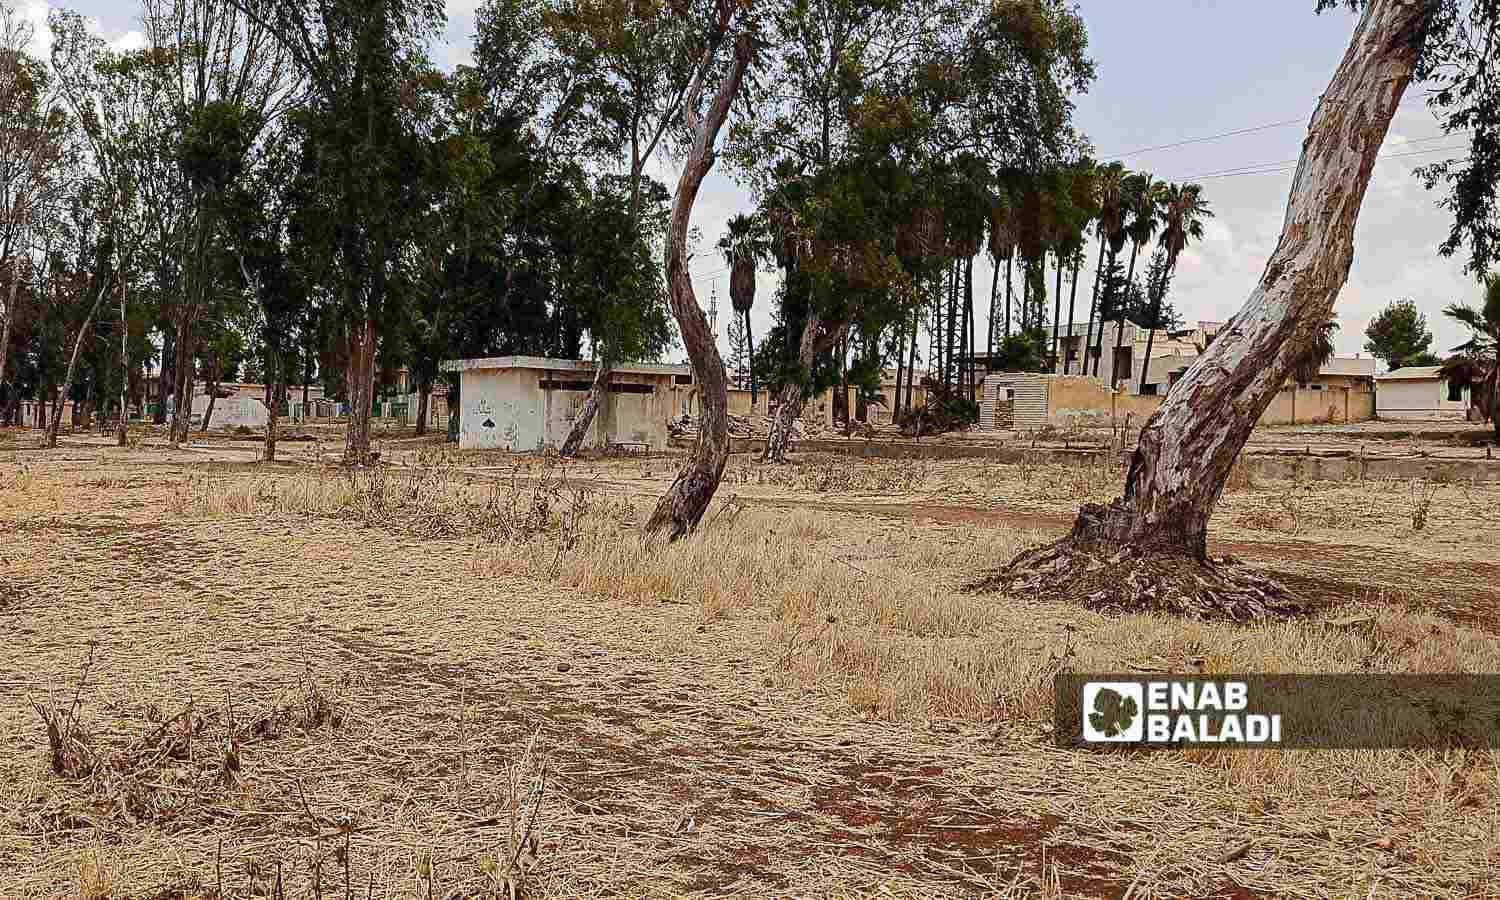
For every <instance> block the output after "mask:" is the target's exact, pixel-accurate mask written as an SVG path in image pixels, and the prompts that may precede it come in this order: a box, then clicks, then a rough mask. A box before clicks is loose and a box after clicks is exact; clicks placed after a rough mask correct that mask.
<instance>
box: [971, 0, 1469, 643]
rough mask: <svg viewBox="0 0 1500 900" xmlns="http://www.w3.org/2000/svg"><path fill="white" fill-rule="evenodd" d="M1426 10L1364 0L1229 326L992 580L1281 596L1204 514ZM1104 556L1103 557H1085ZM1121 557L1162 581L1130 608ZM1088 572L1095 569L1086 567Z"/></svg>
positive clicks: (1215, 603)
mask: <svg viewBox="0 0 1500 900" xmlns="http://www.w3.org/2000/svg"><path fill="white" fill-rule="evenodd" d="M1439 6H1440V3H1439V2H1438V0H1371V2H1370V3H1369V4H1368V5H1367V6H1366V7H1365V10H1364V13H1363V15H1362V17H1361V19H1360V22H1359V25H1358V27H1357V28H1356V29H1355V32H1354V36H1353V38H1352V39H1351V41H1350V44H1349V49H1348V51H1347V52H1346V53H1345V56H1344V59H1343V62H1342V63H1341V64H1340V65H1339V68H1338V71H1337V72H1335V74H1334V76H1333V80H1332V82H1331V83H1330V84H1329V86H1328V89H1327V91H1325V92H1324V94H1323V97H1322V99H1321V100H1320V101H1319V103H1318V106H1317V109H1316V110H1315V111H1314V112H1313V116H1312V121H1311V123H1310V124H1309V126H1308V132H1307V137H1306V138H1305V139H1304V141H1303V145H1302V158H1301V160H1300V162H1299V163H1298V166H1297V174H1296V176H1295V178H1294V180H1293V182H1292V191H1291V196H1290V198H1289V200H1288V204H1287V211H1286V219H1285V223H1284V225H1283V228H1282V234H1281V239H1280V241H1279V243H1278V244H1277V246H1276V249H1275V251H1274V252H1273V253H1272V255H1271V258H1270V260H1269V261H1268V262H1267V264H1266V268H1265V272H1264V274H1263V275H1262V276H1261V279H1260V282H1259V283H1258V284H1257V285H1256V287H1255V289H1254V290H1253V291H1252V292H1251V294H1250V298H1249V299H1248V300H1247V301H1246V303H1245V305H1244V307H1243V308H1242V309H1241V310H1240V311H1239V312H1238V313H1236V314H1235V316H1234V319H1233V326H1232V327H1231V328H1230V329H1229V330H1228V331H1226V332H1225V333H1222V334H1220V335H1219V336H1218V337H1217V338H1216V339H1215V340H1214V341H1213V343H1211V344H1210V345H1209V346H1208V348H1207V349H1206V351H1205V352H1204V353H1203V354H1202V355H1200V356H1199V357H1198V358H1197V360H1196V361H1195V362H1194V363H1193V365H1192V366H1191V367H1190V368H1189V369H1188V370H1187V372H1186V374H1184V376H1183V377H1182V379H1181V380H1180V381H1179V382H1178V383H1177V384H1176V385H1174V386H1173V387H1172V389H1171V391H1170V393H1169V394H1168V395H1167V398H1166V401H1165V402H1164V403H1163V404H1162V406H1161V408H1160V409H1158V410H1157V412H1156V413H1155V414H1154V415H1153V416H1152V417H1151V418H1150V420H1149V421H1148V422H1147V423H1146V425H1145V427H1144V428H1143V429H1142V432H1141V437H1140V441H1139V445H1138V447H1137V449H1136V451H1135V453H1134V456H1133V457H1132V459H1131V463H1130V469H1129V473H1128V475H1127V477H1126V481H1125V493H1124V496H1123V497H1122V498H1120V499H1117V500H1115V501H1114V502H1113V503H1112V504H1110V505H1108V506H1099V505H1095V504H1087V505H1085V506H1084V507H1083V508H1082V509H1081V510H1080V512H1079V516H1078V520H1077V521H1076V522H1075V524H1074V526H1073V532H1072V533H1071V534H1070V535H1069V536H1068V537H1066V538H1064V539H1063V540H1062V541H1059V542H1057V543H1056V544H1052V545H1049V546H1047V547H1042V548H1039V549H1037V550H1033V551H1029V552H1027V553H1025V554H1022V555H1021V556H1020V557H1018V558H1017V559H1016V560H1015V561H1013V562H1012V563H1011V564H1010V566H1008V567H1007V568H1006V570H1003V572H1002V574H1001V580H1003V581H1007V582H1008V583H1009V584H1010V586H1011V587H1012V588H1014V587H1015V586H1016V584H1017V582H1021V583H1022V586H1033V587H1037V588H1038V589H1041V588H1042V587H1043V586H1047V587H1048V588H1049V589H1050V590H1052V591H1053V592H1054V593H1055V594H1056V593H1060V594H1061V595H1062V596H1070V597H1073V598H1075V599H1083V600H1085V601H1086V602H1091V604H1092V605H1104V606H1112V607H1129V606H1131V605H1135V606H1136V607H1140V606H1143V605H1145V606H1150V607H1152V608H1159V609H1165V610H1169V611H1175V612H1189V613H1204V614H1210V615H1221V614H1228V615H1231V616H1233V617H1236V618H1242V617H1249V616H1253V615H1258V614H1263V613H1265V612H1267V611H1269V610H1268V606H1269V605H1270V604H1268V603H1267V600H1268V598H1272V599H1273V598H1274V597H1276V596H1278V595H1280V596H1285V592H1284V591H1282V590H1281V589H1280V588H1279V586H1275V585H1274V583H1268V582H1266V581H1264V580H1263V579H1262V580H1260V581H1259V583H1258V586H1253V587H1252V586H1248V585H1247V580H1246V579H1245V578H1244V577H1242V576H1238V575H1234V576H1231V575H1228V574H1226V569H1225V568H1220V567H1216V566H1215V565H1214V563H1212V561H1210V560H1209V558H1208V520H1209V516H1210V515H1211V514H1212V513H1213V510H1214V506H1215V504H1216V503H1217V502H1218V500H1219V497H1220V495H1221V493H1222V492H1223V490H1224V485H1225V482H1226V481H1227V480H1228V477H1229V473H1230V470H1231V469H1232V468H1233V466H1234V463H1235V460H1236V459H1237V458H1238V456H1239V453H1240V450H1241V449H1242V448H1243V446H1244V444H1245V442H1246V440H1247V439H1248V438H1249V436H1250V432H1251V430H1252V429H1253V428H1254V427H1255V423H1256V421H1257V420H1258V419H1259V418H1260V416H1261V414H1262V413H1263V412H1264V411H1265V409H1266V407H1267V406H1269V405H1270V403H1271V401H1272V399H1273V398H1274V397H1275V395H1276V393H1277V391H1279V390H1280V389H1281V387H1282V385H1283V384H1285V383H1286V379H1287V377H1288V376H1289V375H1290V373H1291V372H1292V371H1293V369H1294V363H1295V361H1296V359H1297V357H1298V356H1299V355H1300V354H1301V353H1302V352H1303V351H1304V350H1305V348H1306V347H1307V346H1308V345H1310V344H1311V343H1312V342H1313V340H1315V339H1316V337H1317V335H1318V333H1319V332H1320V330H1321V329H1322V326H1323V323H1325V322H1327V321H1328V317H1329V315H1330V314H1331V312H1332V311H1333V304H1334V300H1335V299H1336V298H1337V297H1338V293H1339V290H1340V289H1341V288H1342V287H1343V285H1344V281H1345V280H1346V279H1347V277H1348V274H1349V267H1350V264H1351V263H1352V261H1353V258H1354V227H1355V221H1356V219H1357V217H1358V214H1359V208H1360V204H1361V202H1362V201H1363V200H1364V195H1365V190H1366V188H1367V187H1368V185H1369V182H1370V175H1371V172H1372V170H1373V169H1374V165H1375V158H1376V155H1377V153H1378V152H1379V150H1380V146H1381V143H1382V142H1383V141H1384V140H1385V136H1386V131H1387V130H1388V128H1389V126H1390V122H1391V118H1392V116H1393V115H1394V114H1395V111H1396V107H1397V106H1398V105H1399V104H1400V102H1401V97H1402V94H1403V93H1404V92H1405V90H1406V88H1407V86H1408V85H1409V84H1410V83H1411V80H1412V77H1413V72H1414V70H1415V66H1416V62H1417V59H1418V57H1419V55H1420V53H1421V50H1422V43H1423V40H1424V38H1425V35H1426V30H1427V25H1428V22H1429V21H1430V18H1431V16H1432V15H1433V13H1434V12H1435V11H1436V10H1437V9H1438V8H1439ZM1105 555H1107V556H1108V558H1109V559H1110V560H1111V561H1112V564H1106V565H1104V566H1102V567H1101V566H1098V565H1097V563H1098V562H1099V560H1100V557H1101V556H1105ZM1079 557H1092V560H1089V559H1086V558H1079ZM1130 559H1134V560H1136V563H1135V566H1136V568H1137V569H1138V570H1139V571H1140V572H1143V573H1144V574H1146V575H1147V576H1148V578H1147V579H1146V580H1151V581H1155V582H1157V583H1158V584H1162V583H1167V587H1166V588H1165V590H1164V591H1158V592H1155V593H1154V594H1153V593H1152V592H1150V591H1144V592H1143V590H1142V589H1141V588H1140V587H1139V585H1138V583H1137V584H1133V586H1132V587H1131V588H1130V590H1132V591H1133V592H1134V593H1133V597H1134V599H1135V601H1136V602H1135V603H1134V604H1132V602H1131V600H1132V597H1131V596H1125V595H1124V593H1123V592H1124V591H1126V590H1127V588H1126V587H1125V586H1124V585H1123V582H1125V581H1127V580H1129V581H1131V582H1133V583H1134V582H1136V574H1137V573H1132V574H1130V577H1129V578H1127V577H1126V575H1127V573H1125V572H1123V571H1122V568H1123V567H1129V566H1130V565H1132V563H1131V562H1130ZM1121 560H1124V562H1123V563H1121V562H1120V561H1121ZM1173 560H1176V562H1175V563H1173V562H1172V561H1173ZM1164 562H1165V563H1167V564H1168V566H1167V569H1165V570H1164V569H1163V566H1162V564H1163V563H1164ZM1184 563H1185V564H1187V565H1183V564H1184ZM1174 567H1175V568H1174ZM1101 568H1102V569H1103V572H1104V573H1107V574H1108V575H1109V577H1108V578H1103V577H1102V576H1101V575H1098V574H1097V573H1099V571H1100V569H1101ZM1174 579H1175V582H1174ZM1194 582H1196V583H1197V586H1194ZM1268 584H1270V585H1271V589H1269V590H1268V589H1267V585H1268ZM1148 595H1149V596H1148ZM1172 597H1175V599H1172ZM1142 598H1146V599H1144V600H1143V599H1142ZM1215 607H1217V608H1215Z"/></svg>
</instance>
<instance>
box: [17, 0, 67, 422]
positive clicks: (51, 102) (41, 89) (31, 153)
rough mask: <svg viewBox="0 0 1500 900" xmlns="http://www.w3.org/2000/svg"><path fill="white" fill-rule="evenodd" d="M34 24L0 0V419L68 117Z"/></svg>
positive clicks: (63, 156) (63, 160) (62, 161)
mask: <svg viewBox="0 0 1500 900" xmlns="http://www.w3.org/2000/svg"><path fill="white" fill-rule="evenodd" d="M34 37H35V28H34V27H33V26H32V24H31V22H30V21H29V20H28V19H27V18H26V17H25V16H24V15H22V14H21V13H20V12H19V11H18V10H17V9H16V8H15V7H14V6H13V5H12V4H11V3H10V2H6V0H0V272H4V273H5V280H6V284H5V286H4V289H3V291H0V422H5V421H8V418H9V416H8V414H9V413H10V411H11V408H12V405H13V404H14V403H15V401H16V400H17V399H18V397H19V394H18V392H17V391H15V390H14V389H13V388H12V387H11V386H10V382H9V379H8V375H9V372H8V370H7V365H6V362H7V356H8V354H9V351H10V345H11V331H12V327H13V323H14V319H15V318H16V316H17V299H18V297H19V296H20V291H21V285H22V281H23V279H24V275H23V271H25V270H27V269H30V268H31V266H30V262H31V259H30V257H31V254H30V252H29V251H30V247H29V244H30V243H31V238H32V231H33V229H32V224H33V223H34V222H35V221H36V219H37V218H38V217H39V216H41V215H42V214H43V207H44V204H45V203H46V202H47V200H48V198H49V197H51V196H55V195H56V194H57V193H58V192H59V191H60V190H61V189H62V184H61V179H60V177H59V176H60V175H61V173H62V171H63V169H64V166H65V165H66V164H67V151H68V149H69V144H70V140H69V139H70V135H71V132H72V122H71V120H70V118H69V117H68V115H67V113H66V111H65V110H64V108H63V103H62V101H61V100H60V98H59V97H58V96H57V91H56V79H54V78H53V77H52V75H51V73H50V72H49V71H48V68H47V66H46V64H45V63H44V62H43V61H41V60H38V59H36V58H34V57H32V56H31V55H30V54H29V52H28V48H29V47H30V46H31V43H32V39H33V38H34Z"/></svg>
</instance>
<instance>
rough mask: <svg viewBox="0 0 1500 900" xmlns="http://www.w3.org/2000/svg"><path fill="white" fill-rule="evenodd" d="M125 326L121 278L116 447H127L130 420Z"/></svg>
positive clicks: (122, 280) (127, 345)
mask: <svg viewBox="0 0 1500 900" xmlns="http://www.w3.org/2000/svg"><path fill="white" fill-rule="evenodd" d="M128 337H129V330H128V326H127V325H126V324H125V278H124V276H121V278H120V421H119V422H117V423H115V445H116V446H118V447H123V446H125V442H126V429H127V428H128V427H129V425H128V422H129V419H130V344H129V342H128V340H127V338H128Z"/></svg>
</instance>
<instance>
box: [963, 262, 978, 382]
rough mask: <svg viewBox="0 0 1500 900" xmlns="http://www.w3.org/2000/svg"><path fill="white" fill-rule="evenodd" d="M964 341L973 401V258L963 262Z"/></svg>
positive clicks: (965, 365)
mask: <svg viewBox="0 0 1500 900" xmlns="http://www.w3.org/2000/svg"><path fill="white" fill-rule="evenodd" d="M964 303H965V306H964V339H965V340H966V341H967V342H968V345H969V349H968V352H966V353H965V354H964V355H963V365H964V371H965V373H966V375H967V377H968V379H969V399H970V400H973V399H974V366H975V360H974V327H975V324H976V323H975V321H974V257H972V256H971V257H969V258H968V259H967V260H965V261H964Z"/></svg>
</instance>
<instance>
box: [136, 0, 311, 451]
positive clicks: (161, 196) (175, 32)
mask: <svg viewBox="0 0 1500 900" xmlns="http://www.w3.org/2000/svg"><path fill="white" fill-rule="evenodd" d="M143 6H144V9H143V14H142V17H141V22H142V25H143V27H144V32H145V36H146V40H147V44H148V47H147V51H146V52H147V53H148V54H149V58H150V59H151V60H153V61H155V62H156V65H157V67H158V68H159V69H161V70H162V71H161V72H160V73H159V75H160V80H161V90H162V91H163V97H162V100H163V102H164V108H165V109H166V110H167V111H168V112H169V113H170V115H171V116H172V118H173V119H174V121H173V122H172V123H171V127H170V129H157V133H158V138H157V139H158V140H164V141H168V142H170V145H171V146H175V157H176V163H177V166H176V171H175V173H173V174H175V178H169V179H167V183H166V184H164V185H161V186H160V187H159V189H158V197H157V199H158V206H159V207H160V212H159V214H158V216H157V220H158V227H159V228H161V229H162V231H163V232H164V234H163V235H162V241H161V244H160V249H161V251H162V252H164V253H165V254H168V258H167V259H166V260H164V261H163V268H164V270H167V271H170V272H171V275H172V277H173V280H174V282H175V283H174V285H173V286H172V289H171V290H169V291H168V292H167V294H166V297H165V298H164V299H166V300H167V301H168V303H169V306H170V308H169V310H168V311H167V317H168V319H169V321H170V327H171V328H172V329H173V331H174V335H173V338H174V339H173V348H174V350H175V353H176V360H175V361H174V365H173V370H174V376H175V379H176V385H175V387H174V395H175V396H176V398H177V402H176V404H175V406H174V411H175V412H174V418H173V422H172V424H171V433H172V439H173V441H174V442H176V441H180V440H184V439H186V437H187V429H188V423H189V417H190V414H191V412H192V390H193V368H194V366H193V360H194V359H195V358H196V356H197V353H196V343H197V341H196V338H195V336H194V329H195V327H196V326H197V324H198V322H199V320H200V318H201V316H202V315H203V313H204V311H205V308H206V307H207V306H208V305H209V298H210V296H211V295H213V294H214V293H215V292H217V291H221V290H224V289H225V287H226V282H225V279H226V278H227V277H229V276H230V275H232V272H226V270H225V268H224V267H223V266H220V265H217V263H216V260H215V259H214V258H213V257H214V253H215V251H214V246H215V244H216V243H218V242H220V239H221V238H222V236H223V233H224V220H225V217H226V216H227V215H228V213H227V211H226V209H225V204H224V198H225V197H226V196H227V195H228V194H229V193H231V192H232V191H233V190H234V189H235V181H236V179H238V178H241V177H243V176H244V175H245V173H246V171H247V170H248V169H249V167H250V166H251V165H252V157H253V156H254V155H255V154H256V153H257V152H258V151H259V149H260V145H261V144H262V138H263V136H264V135H265V133H266V132H267V130H268V129H269V128H270V127H271V126H272V124H273V123H275V122H276V120H277V119H278V118H279V117H280V116H281V115H283V114H284V113H285V112H287V111H288V110H289V109H290V108H291V106H292V105H293V104H294V103H295V101H296V100H297V88H296V85H295V80H294V74H295V72H294V70H293V66H292V61H291V56H290V53H289V52H288V49H287V48H286V47H285V46H283V45H282V44H281V43H279V42H278V41H277V40H276V36H275V35H274V34H272V32H271V29H270V28H269V26H268V23H266V22H264V21H261V20H258V19H256V18H254V17H252V16H250V15H248V14H247V13H246V12H245V11H244V10H242V9H241V8H240V6H239V5H238V4H236V3H235V2H234V0H143ZM168 201H170V202H168ZM210 327H214V326H210Z"/></svg>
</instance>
